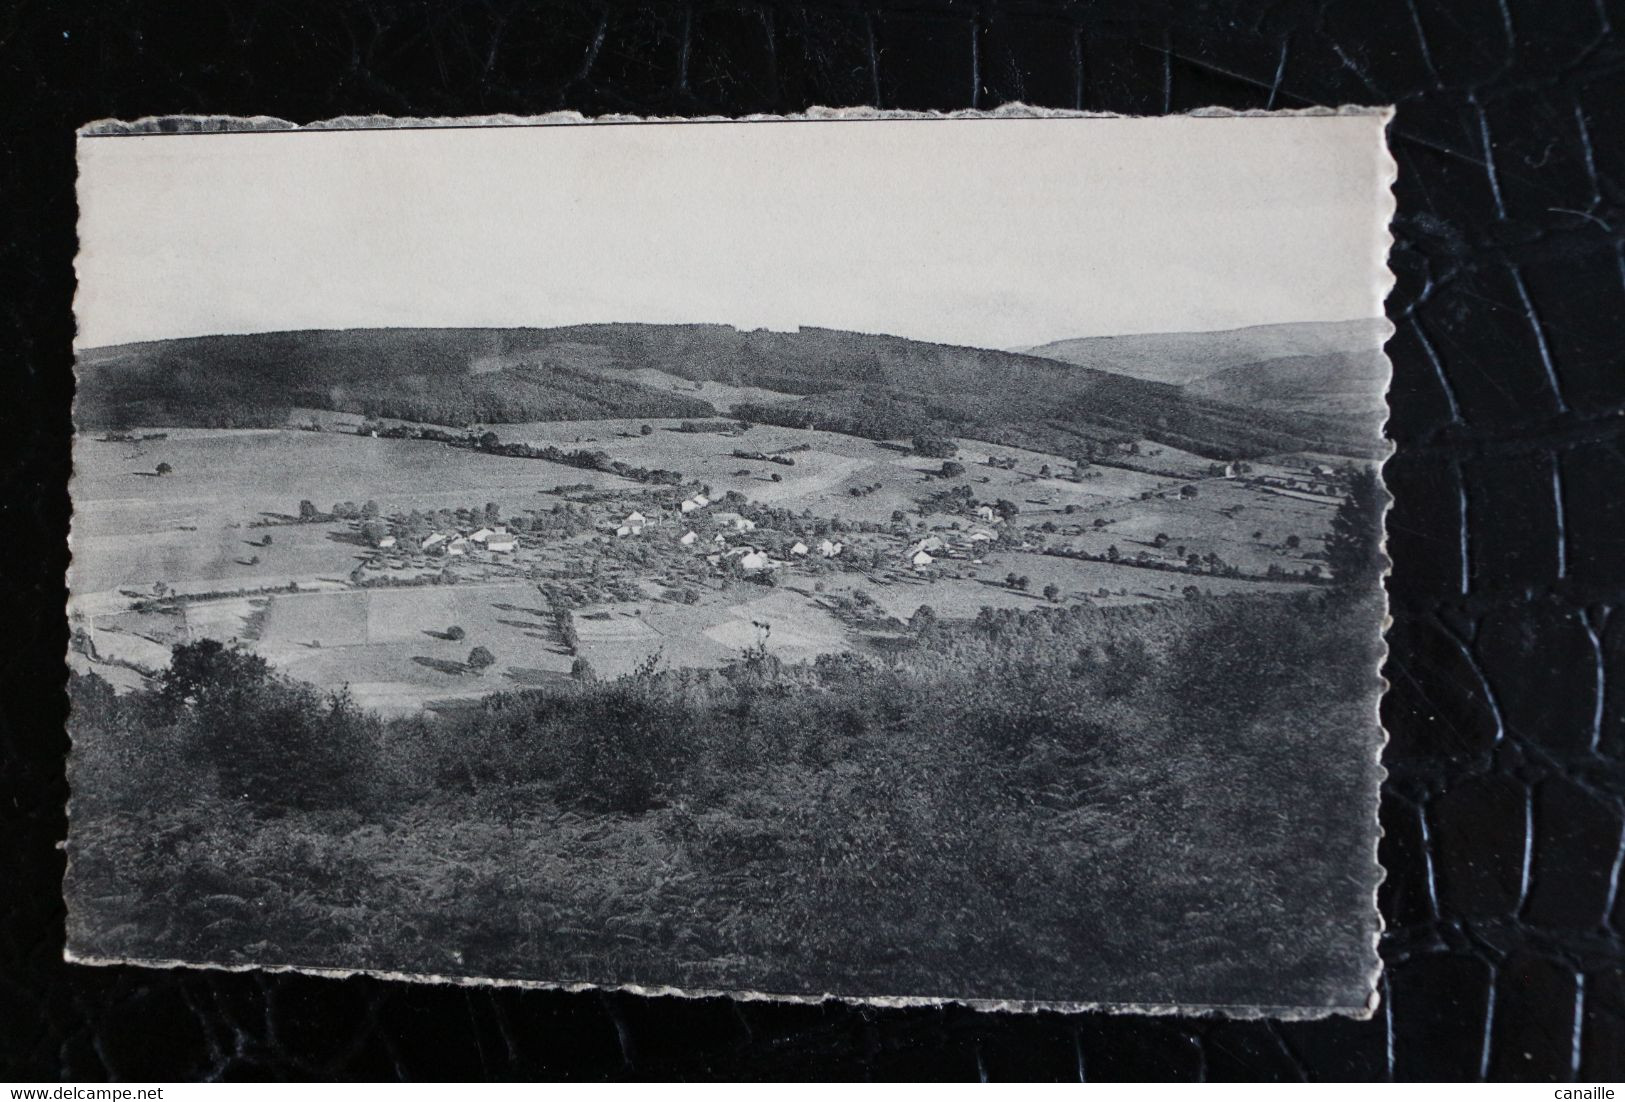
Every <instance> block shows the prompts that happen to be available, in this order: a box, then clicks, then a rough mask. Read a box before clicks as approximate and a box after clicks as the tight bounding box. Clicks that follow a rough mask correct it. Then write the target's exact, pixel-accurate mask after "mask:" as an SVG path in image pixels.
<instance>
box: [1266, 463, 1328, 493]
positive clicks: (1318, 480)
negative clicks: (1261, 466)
mask: <svg viewBox="0 0 1625 1102" xmlns="http://www.w3.org/2000/svg"><path fill="white" fill-rule="evenodd" d="M1315 469H1316V470H1325V471H1326V472H1327V474H1321V475H1310V476H1309V477H1304V476H1301V475H1270V474H1267V475H1261V476H1260V477H1258V478H1256V479H1254V480H1253V481H1254V483H1255V484H1256V485H1259V486H1263V487H1266V488H1268V489H1272V490H1291V491H1293V492H1294V493H1300V494H1316V495H1318V496H1321V497H1336V496H1337V495H1338V494H1339V493H1341V492H1342V490H1341V487H1340V486H1339V485H1338V483H1337V480H1336V478H1335V476H1332V477H1328V475H1330V468H1319V467H1317V468H1315Z"/></svg>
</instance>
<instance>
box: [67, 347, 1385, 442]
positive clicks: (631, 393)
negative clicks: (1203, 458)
mask: <svg viewBox="0 0 1625 1102" xmlns="http://www.w3.org/2000/svg"><path fill="white" fill-rule="evenodd" d="M644 368H655V369H658V370H660V371H663V372H665V373H667V374H669V375H674V376H677V377H678V378H680V379H687V380H691V381H694V382H696V383H699V382H704V381H711V382H719V383H726V384H730V385H735V386H748V387H759V388H763V389H767V390H772V391H777V392H780V393H784V394H787V395H795V396H800V397H799V398H792V399H787V400H786V401H784V402H777V403H771V402H770V403H756V404H752V405H750V406H749V407H747V408H744V409H742V410H740V411H739V415H740V416H746V417H749V418H751V419H754V420H759V421H763V422H772V423H776V424H785V425H814V424H816V425H818V426H819V427H822V428H831V429H835V430H837V431H844V432H850V433H853V434H856V435H861V436H869V437H874V438H880V439H886V438H895V437H901V436H907V435H911V434H913V433H916V432H924V431H930V432H954V433H958V434H961V435H967V436H980V437H986V438H992V439H995V440H1000V441H1007V442H1010V443H1026V444H1029V445H1032V446H1040V447H1050V448H1054V449H1056V450H1060V448H1061V446H1062V445H1063V444H1065V445H1068V446H1069V447H1071V446H1076V445H1078V444H1079V442H1080V441H1083V440H1091V439H1093V440H1103V439H1110V438H1120V437H1123V436H1129V437H1135V438H1147V439H1152V440H1157V441H1161V442H1164V443H1167V444H1170V445H1173V446H1177V447H1180V448H1184V449H1188V450H1191V451H1195V452H1198V453H1200V454H1204V455H1210V456H1214V457H1225V458H1230V457H1238V458H1240V457H1249V456H1255V455H1261V454H1267V453H1270V452H1279V451H1284V450H1292V449H1301V448H1317V449H1321V450H1328V451H1340V452H1345V453H1348V454H1354V455H1360V454H1371V453H1372V451H1373V449H1374V448H1375V446H1376V444H1377V441H1376V439H1375V437H1374V434H1373V432H1372V431H1371V426H1370V425H1369V424H1365V423H1360V422H1358V421H1349V420H1347V419H1343V418H1338V417H1322V416H1318V415H1316V414H1313V413H1308V412H1303V411H1284V412H1272V413H1263V412H1260V411H1259V410H1257V409H1243V408H1237V407H1233V406H1229V405H1226V404H1224V403H1223V402H1218V401H1213V400H1211V399H1210V398H1206V397H1202V396H1198V395H1192V394H1186V393H1183V392H1181V391H1180V389H1179V388H1177V387H1174V386H1171V385H1167V384H1163V383H1157V382H1151V381H1147V380H1144V379H1137V378H1132V377H1129V376H1125V375H1120V374H1114V373H1112V372H1110V371H1105V370H1098V369H1096V368H1092V367H1079V366H1074V365H1069V364H1063V363H1060V362H1058V361H1056V360H1053V359H1045V358H1042V357H1038V356H1029V355H1022V354H1018V353H1012V352H1000V351H994V350H989V349H979V348H963V347H956V346H950V345H939V344H931V343H927V342H923V341H913V340H906V339H904V338H901V337H891V336H884V335H874V334H863V333H848V332H840V331H836V330H828V329H811V328H806V329H801V330H798V331H795V332H772V331H768V330H753V331H741V330H737V329H734V328H731V327H729V326H718V325H630V324H626V325H621V324H617V325H586V326H570V327H563V328H558V329H511V330H495V329H374V330H342V331H306V332H297V333H264V334H246V335H239V336H218V337H197V338H186V339H179V340H172V341H159V342H151V343H147V344H138V345H124V346H119V347H116V348H104V349H90V350H86V351H85V352H83V353H82V354H81V356H80V359H79V398H78V405H77V409H76V413H77V417H78V419H79V423H80V425H81V426H82V427H85V428H87V429H98V428H109V427H112V428H123V427H128V426H131V425H165V424H167V425H204V426H220V427H232V426H238V427H242V426H262V425H277V424H282V423H284V422H285V420H286V417H287V413H288V410H290V409H291V408H292V407H294V406H310V407H315V408H322V409H337V410H347V411H353V412H357V413H363V414H368V415H374V416H391V417H398V418H401V419H404V420H414V421H427V422H435V423H440V424H451V425H462V424H467V423H470V422H503V421H540V420H559V419H574V418H602V417H703V416H708V415H715V414H718V413H726V412H728V411H726V410H717V409H715V408H714V407H713V406H712V405H711V404H710V403H708V402H706V401H704V400H702V399H701V398H699V397H697V396H693V397H691V396H688V395H685V394H683V393H681V392H673V391H672V390H671V389H669V388H668V389H661V388H657V387H653V386H647V385H645V384H643V383H641V382H639V381H638V379H637V378H636V376H635V374H634V373H635V372H636V371H638V370H640V369H644Z"/></svg>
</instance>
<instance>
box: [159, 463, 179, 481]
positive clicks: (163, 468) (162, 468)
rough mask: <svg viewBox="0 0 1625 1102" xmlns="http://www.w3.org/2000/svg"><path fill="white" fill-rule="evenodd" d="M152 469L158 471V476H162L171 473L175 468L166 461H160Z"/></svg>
mask: <svg viewBox="0 0 1625 1102" xmlns="http://www.w3.org/2000/svg"><path fill="white" fill-rule="evenodd" d="M154 469H155V470H156V471H157V472H158V477H159V478H162V477H163V476H164V475H166V474H173V473H174V471H175V468H174V467H171V466H170V465H169V464H168V463H160V464H158V466H157V467H156V468H154Z"/></svg>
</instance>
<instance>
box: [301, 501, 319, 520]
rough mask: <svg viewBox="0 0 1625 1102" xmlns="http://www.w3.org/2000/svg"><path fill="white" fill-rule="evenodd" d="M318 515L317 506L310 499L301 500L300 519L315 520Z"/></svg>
mask: <svg viewBox="0 0 1625 1102" xmlns="http://www.w3.org/2000/svg"><path fill="white" fill-rule="evenodd" d="M316 516H317V513H316V506H315V505H313V504H311V502H310V501H308V500H307V501H301V502H300V503H299V519H300V520H315V519H316Z"/></svg>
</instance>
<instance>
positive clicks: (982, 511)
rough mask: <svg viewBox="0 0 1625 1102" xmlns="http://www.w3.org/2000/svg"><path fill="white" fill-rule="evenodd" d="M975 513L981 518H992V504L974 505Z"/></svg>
mask: <svg viewBox="0 0 1625 1102" xmlns="http://www.w3.org/2000/svg"><path fill="white" fill-rule="evenodd" d="M976 515H977V516H979V517H981V518H982V519H983V520H992V519H993V517H994V513H993V506H991V505H978V506H977V507H976Z"/></svg>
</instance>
